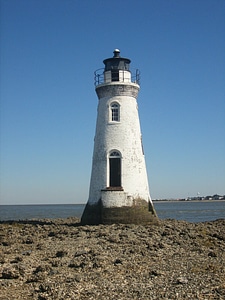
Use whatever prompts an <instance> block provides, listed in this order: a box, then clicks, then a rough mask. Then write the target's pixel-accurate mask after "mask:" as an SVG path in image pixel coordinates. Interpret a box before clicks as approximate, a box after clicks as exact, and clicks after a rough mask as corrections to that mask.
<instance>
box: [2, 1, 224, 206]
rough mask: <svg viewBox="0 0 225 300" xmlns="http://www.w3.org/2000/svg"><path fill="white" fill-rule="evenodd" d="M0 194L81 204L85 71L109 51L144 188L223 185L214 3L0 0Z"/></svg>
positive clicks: (89, 127) (93, 111)
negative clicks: (129, 81) (132, 108)
mask: <svg viewBox="0 0 225 300" xmlns="http://www.w3.org/2000/svg"><path fill="white" fill-rule="evenodd" d="M0 3H1V16H0V17H1V69H0V70H1V94H0V96H1V154H0V155H1V156H0V159H1V165H0V168H1V173H0V175H1V178H0V179H1V200H0V204H42V203H52V204H55V203H85V202H86V201H87V198H88V190H89V181H90V174H91V164H92V151H93V145H94V134H95V122H96V116H97V103H98V100H97V96H96V94H95V90H94V79H93V72H94V71H95V70H96V69H98V68H102V67H103V63H102V61H103V59H105V58H109V57H111V56H113V50H114V49H115V48H119V49H120V50H121V55H122V56H124V57H128V58H130V59H131V60H132V67H135V68H139V69H140V71H141V91H140V94H139V98H138V103H139V115H140V121H141V127H142V134H143V143H144V149H145V156H146V163H147V171H148V177H149V184H150V193H151V196H152V198H153V199H154V198H166V197H168V198H170V197H175V198H180V197H187V196H195V195H196V194H197V193H198V192H199V193H200V195H205V196H206V195H211V194H215V193H218V194H225V1H224V0H188V1H187V0H185V1H184V0H157V1H156V0H149V1H144V0H140V1H134V0H129V1H128V0H124V1H120V2H115V1H108V0H102V1H100V0H98V1H97V0H82V1H81V0H80V1H76V0H20V1H18V0H0Z"/></svg>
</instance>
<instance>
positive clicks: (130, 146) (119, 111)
mask: <svg viewBox="0 0 225 300" xmlns="http://www.w3.org/2000/svg"><path fill="white" fill-rule="evenodd" d="M130 62H131V61H130V59H127V58H123V57H120V51H119V50H118V49H115V50H114V56H113V57H112V58H108V59H105V60H104V61H103V63H104V65H105V68H104V69H99V70H97V71H96V72H95V86H96V93H97V95H98V99H99V102H98V116H97V124H96V133H95V139H94V152H93V162H92V174H91V182H90V191H89V199H88V202H87V204H86V207H85V210H84V212H83V215H82V218H81V224H90V225H91V224H101V223H102V224H112V223H134V224H148V223H152V222H155V221H157V216H156V213H155V210H154V207H153V204H152V201H151V198H150V193H149V187H148V178H147V172H146V165H145V157H144V151H143V145H142V136H141V130H140V122H139V116H138V105H137V96H138V92H139V89H140V86H139V71H138V70H136V71H135V73H134V74H132V73H131V70H130Z"/></svg>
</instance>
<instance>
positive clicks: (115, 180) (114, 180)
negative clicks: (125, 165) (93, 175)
mask: <svg viewBox="0 0 225 300" xmlns="http://www.w3.org/2000/svg"><path fill="white" fill-rule="evenodd" d="M109 168H110V174H109V175H110V176H109V185H110V186H111V187H115V186H121V159H120V158H110V159H109Z"/></svg>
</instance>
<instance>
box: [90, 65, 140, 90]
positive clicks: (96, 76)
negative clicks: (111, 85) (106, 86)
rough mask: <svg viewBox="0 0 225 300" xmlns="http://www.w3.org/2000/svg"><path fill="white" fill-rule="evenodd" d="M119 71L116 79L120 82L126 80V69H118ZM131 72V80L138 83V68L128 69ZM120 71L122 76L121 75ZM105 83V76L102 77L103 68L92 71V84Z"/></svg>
mask: <svg viewBox="0 0 225 300" xmlns="http://www.w3.org/2000/svg"><path fill="white" fill-rule="evenodd" d="M119 71H120V78H119V80H118V81H120V82H127V76H125V75H127V71H126V70H119ZM129 72H130V73H131V82H133V83H137V84H139V85H140V78H141V76H140V74H141V73H140V71H139V70H138V69H134V70H129ZM121 73H122V75H123V76H122V77H121ZM102 83H105V78H104V68H101V69H98V70H96V71H95V72H94V84H95V86H98V85H99V84H102Z"/></svg>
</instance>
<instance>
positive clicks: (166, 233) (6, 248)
mask: <svg viewBox="0 0 225 300" xmlns="http://www.w3.org/2000/svg"><path fill="white" fill-rule="evenodd" d="M0 299H1V300H13V299H18V300H20V299H26V300H29V299H32V300H33V299H38V300H45V299H62V300H65V299H88V300H91V299H95V300H97V299H104V300H105V299H109V300H111V299H115V300H122V299H124V300H125V299H126V300H128V299H133V300H134V299H138V300H139V299H191V300H194V299H200V300H203V299H205V300H210V299H225V220H216V221H212V222H204V223H188V222H185V221H176V220H164V221H160V222H159V224H158V225H148V226H140V225H122V224H115V225H99V226H80V225H79V220H78V219H75V218H68V219H55V220H52V219H44V220H27V221H17V222H13V221H2V222H0Z"/></svg>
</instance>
